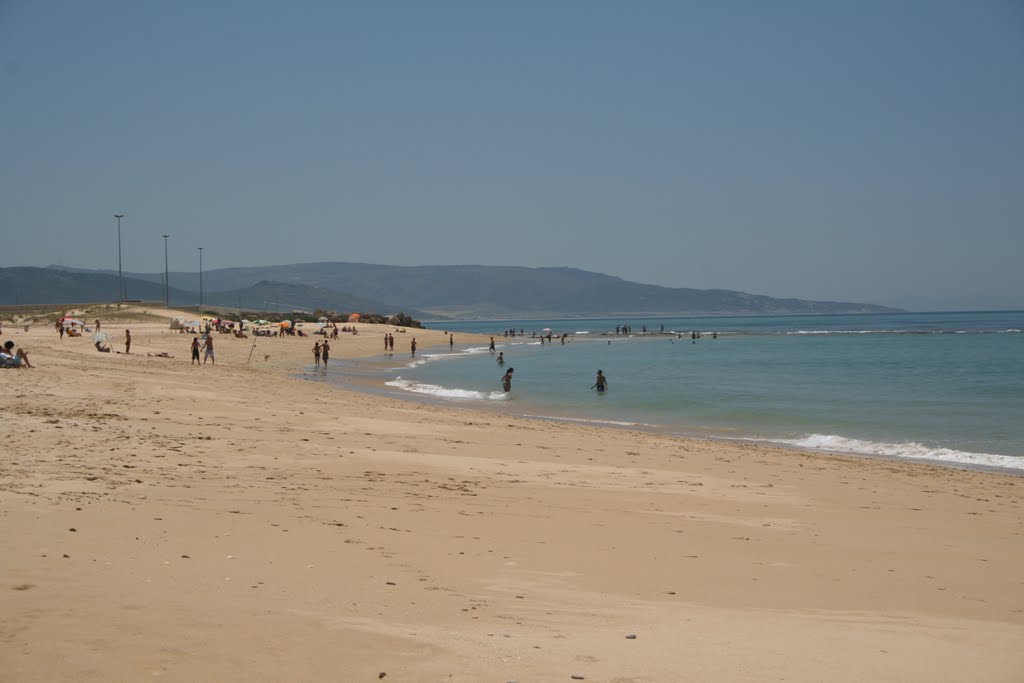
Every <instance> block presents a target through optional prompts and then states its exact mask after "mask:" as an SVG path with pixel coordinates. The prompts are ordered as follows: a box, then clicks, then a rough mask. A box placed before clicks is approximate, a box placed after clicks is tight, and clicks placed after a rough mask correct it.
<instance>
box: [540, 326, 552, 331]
mask: <svg viewBox="0 0 1024 683" xmlns="http://www.w3.org/2000/svg"><path fill="white" fill-rule="evenodd" d="M550 331H551V328H550V327H545V328H544V329H543V330H541V332H550Z"/></svg>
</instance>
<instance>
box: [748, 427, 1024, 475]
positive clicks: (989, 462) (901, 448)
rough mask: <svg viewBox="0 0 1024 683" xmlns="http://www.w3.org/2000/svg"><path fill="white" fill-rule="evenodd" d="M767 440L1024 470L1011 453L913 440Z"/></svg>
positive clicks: (815, 436) (814, 437)
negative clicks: (976, 450) (989, 451)
mask: <svg viewBox="0 0 1024 683" xmlns="http://www.w3.org/2000/svg"><path fill="white" fill-rule="evenodd" d="M765 440H766V441H770V442H772V443H782V444H787V445H789V446H796V447H797V448H803V449H808V450H821V451H829V452H832V453H850V454H854V455H878V456H884V457H890V458H901V459H909V460H933V461H936V462H943V463H956V464H960V465H974V466H982V467H999V468H1003V469H1009V470H1024V458H1019V457H1015V456H1012V455H996V454H994V453H970V452H967V451H956V450H952V449H950V448H934V447H930V446H925V445H923V444H919V443H914V442H908V443H884V442H879V441H862V440H860V439H848V438H846V437H842V436H836V435H834V434H810V435H808V436H805V437H802V438H799V439H765Z"/></svg>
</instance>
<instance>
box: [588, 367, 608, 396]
mask: <svg viewBox="0 0 1024 683" xmlns="http://www.w3.org/2000/svg"><path fill="white" fill-rule="evenodd" d="M590 388H591V389H597V393H599V394H603V393H604V391H605V389H607V388H608V378H607V377H605V376H604V373H603V372H602V371H600V370H598V371H597V380H596V381H595V382H594V386H592V387H590Z"/></svg>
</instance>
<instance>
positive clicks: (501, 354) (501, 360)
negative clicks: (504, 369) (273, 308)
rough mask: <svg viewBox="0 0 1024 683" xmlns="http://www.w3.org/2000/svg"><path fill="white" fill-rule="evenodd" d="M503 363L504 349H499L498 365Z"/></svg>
mask: <svg viewBox="0 0 1024 683" xmlns="http://www.w3.org/2000/svg"><path fill="white" fill-rule="evenodd" d="M504 364H505V352H504V351H499V352H498V365H504Z"/></svg>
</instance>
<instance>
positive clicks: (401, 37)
mask: <svg viewBox="0 0 1024 683" xmlns="http://www.w3.org/2000/svg"><path fill="white" fill-rule="evenodd" d="M115 213H121V214H124V215H125V218H124V219H123V220H122V224H121V255H122V264H123V268H124V270H125V271H127V272H159V271H162V270H163V265H164V242H163V239H162V237H161V235H162V234H165V233H166V234H169V235H170V237H169V239H168V258H169V261H170V268H171V270H173V271H187V270H192V271H195V270H198V268H199V256H198V255H199V252H198V248H199V247H203V267H204V269H214V268H221V267H232V266H247V265H273V264H287V263H305V262H311V261H358V262H366V263H381V264H392V265H438V264H486V265H515V266H531V267H535V266H571V267H576V268H583V269H586V270H592V271H598V272H603V273H608V274H610V275H615V276H618V277H622V278H624V279H627V280H633V281H637V282H644V283H651V284H658V285H665V286H670V287H696V288H702V289H703V288H723V289H736V290H742V291H747V292H751V293H756V294H767V295H770V296H778V297H799V298H805V299H825V300H841V301H858V302H869V303H878V304H887V305H892V306H901V307H906V308H911V309H914V310H948V309H969V308H975V309H978V308H1017V309H1024V267H1021V261H1022V255H1024V1H1022V0H974V1H970V0H958V1H946V0H920V1H914V0H894V1H893V0H885V1H883V0H857V1H855V0H849V1H847V2H841V1H833V0H805V1H787V0H779V1H777V2H759V1H755V0H746V1H741V0H725V1H723V2H711V1H710V0H709V1H707V2H689V1H686V0H636V1H632V2H627V1H625V0H621V1H617V2H611V1H607V0H579V1H569V0H547V1H544V2H532V1H530V0H517V1H515V2H491V1H487V0H480V1H471V0H461V1H455V2H452V1H447V0H431V1H429V2H422V1H417V2H398V1H390V0H382V1H380V2H370V1H369V0H367V1H363V2H346V1H343V0H339V1H337V2H312V1H306V2H289V3H286V2H262V1H260V0H246V1H244V2H243V1H238V2H234V1H228V0H224V1H220V2H205V1H204V2H200V1H195V2H193V1H189V0H176V1H175V2H166V1H160V2H157V1H148V0H125V1H123V2H117V1H112V0H90V2H79V1H76V0H65V1H61V0H44V1H42V2H37V1H30V0H0V230H2V232H3V234H4V235H5V237H4V239H3V241H2V244H0V267H8V266H45V265H51V264H56V265H63V266H69V267H81V268H104V269H116V268H117V262H118V247H117V223H116V221H115V220H114V218H113V216H114V214H115Z"/></svg>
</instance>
